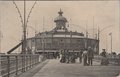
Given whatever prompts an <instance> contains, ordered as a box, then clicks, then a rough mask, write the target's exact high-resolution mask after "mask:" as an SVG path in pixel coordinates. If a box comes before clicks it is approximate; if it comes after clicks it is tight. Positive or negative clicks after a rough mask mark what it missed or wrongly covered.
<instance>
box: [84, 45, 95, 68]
mask: <svg viewBox="0 0 120 77" xmlns="http://www.w3.org/2000/svg"><path fill="white" fill-rule="evenodd" d="M93 58H94V52H93V50H92V48H91V47H88V49H85V50H84V51H83V61H84V62H83V64H84V66H88V65H91V66H92V65H93Z"/></svg>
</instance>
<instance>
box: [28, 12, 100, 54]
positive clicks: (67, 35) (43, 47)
mask: <svg viewBox="0 0 120 77" xmlns="http://www.w3.org/2000/svg"><path fill="white" fill-rule="evenodd" d="M58 14H59V16H58V17H56V18H55V19H54V22H55V23H56V27H55V28H54V29H53V30H51V31H46V32H41V33H38V34H36V35H35V37H32V38H28V39H27V46H28V47H29V48H30V49H31V50H32V51H33V52H35V53H43V52H49V53H50V52H56V51H59V50H64V49H66V50H71V51H72V50H74V51H75V52H79V51H80V50H84V49H85V48H87V47H89V46H91V47H92V48H93V49H94V52H95V53H99V52H98V42H99V41H98V40H97V39H92V38H88V37H85V36H84V34H83V33H79V32H73V31H69V30H68V29H67V27H66V22H68V21H67V19H66V18H65V17H63V15H62V14H63V12H62V11H61V10H60V11H59V12H58Z"/></svg>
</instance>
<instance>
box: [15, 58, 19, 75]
mask: <svg viewBox="0 0 120 77" xmlns="http://www.w3.org/2000/svg"><path fill="white" fill-rule="evenodd" d="M15 60H16V75H18V56H15Z"/></svg>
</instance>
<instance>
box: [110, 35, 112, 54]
mask: <svg viewBox="0 0 120 77" xmlns="http://www.w3.org/2000/svg"><path fill="white" fill-rule="evenodd" d="M109 35H110V38H111V53H112V33H109Z"/></svg>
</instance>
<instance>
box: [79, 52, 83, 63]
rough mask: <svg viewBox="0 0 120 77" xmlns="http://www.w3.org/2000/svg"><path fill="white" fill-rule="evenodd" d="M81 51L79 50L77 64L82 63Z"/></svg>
mask: <svg viewBox="0 0 120 77" xmlns="http://www.w3.org/2000/svg"><path fill="white" fill-rule="evenodd" d="M82 54H83V52H82V50H80V52H79V54H78V57H79V62H80V63H82Z"/></svg>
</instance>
